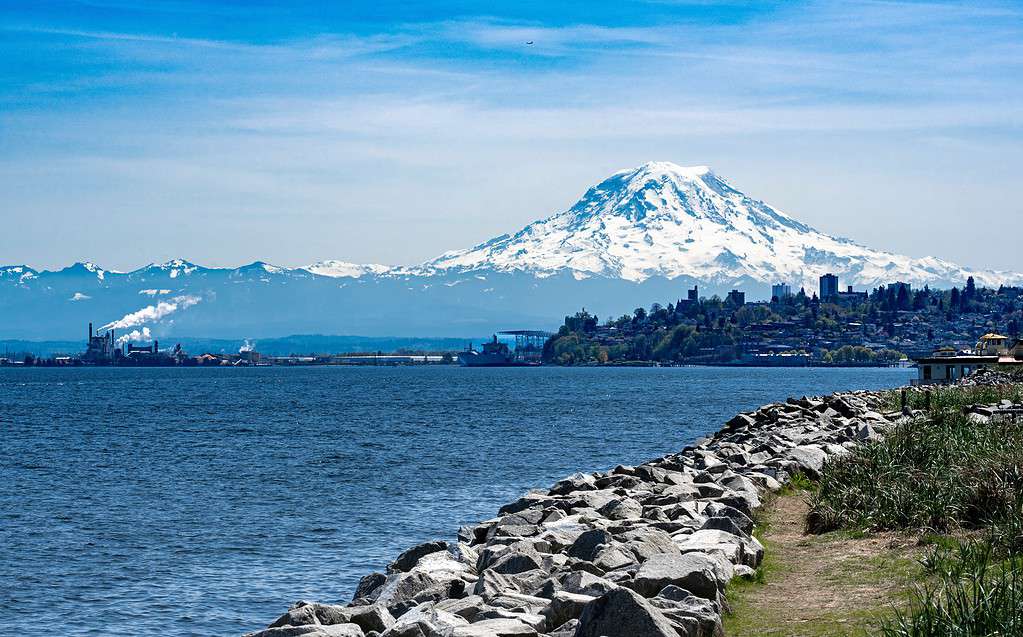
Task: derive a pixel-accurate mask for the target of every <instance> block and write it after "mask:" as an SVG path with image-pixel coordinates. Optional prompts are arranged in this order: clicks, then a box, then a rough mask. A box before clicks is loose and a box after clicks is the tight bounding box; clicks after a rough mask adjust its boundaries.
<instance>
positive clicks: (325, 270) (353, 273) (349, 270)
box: [302, 259, 393, 279]
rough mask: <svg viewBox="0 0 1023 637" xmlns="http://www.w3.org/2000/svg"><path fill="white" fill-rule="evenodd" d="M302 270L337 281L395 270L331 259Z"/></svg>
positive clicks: (386, 266) (371, 264)
mask: <svg viewBox="0 0 1023 637" xmlns="http://www.w3.org/2000/svg"><path fill="white" fill-rule="evenodd" d="M302 269H303V270H305V271H306V272H312V273H313V274H318V275H320V276H329V277H332V278H335V279H340V278H350V279H358V278H359V277H361V276H365V275H367V274H369V275H373V274H384V273H386V272H389V271H390V270H392V269H393V268H392V267H391V266H388V265H380V264H378V263H369V264H365V265H360V264H358V263H349V262H348V261H336V260H333V259H330V260H327V261H320V262H318V263H314V264H312V265H307V266H305V267H304V268H302Z"/></svg>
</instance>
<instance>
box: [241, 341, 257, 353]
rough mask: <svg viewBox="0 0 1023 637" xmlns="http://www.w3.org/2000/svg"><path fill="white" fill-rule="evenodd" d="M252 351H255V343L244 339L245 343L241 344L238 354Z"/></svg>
mask: <svg viewBox="0 0 1023 637" xmlns="http://www.w3.org/2000/svg"><path fill="white" fill-rule="evenodd" d="M254 349H256V343H255V342H253V341H250V340H249V339H245V343H243V344H242V346H241V347H239V348H238V353H239V354H244V353H245V352H251V351H253V350H254Z"/></svg>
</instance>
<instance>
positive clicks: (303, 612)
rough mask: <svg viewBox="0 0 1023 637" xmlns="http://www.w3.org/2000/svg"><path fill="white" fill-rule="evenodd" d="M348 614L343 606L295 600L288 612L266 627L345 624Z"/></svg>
mask: <svg viewBox="0 0 1023 637" xmlns="http://www.w3.org/2000/svg"><path fill="white" fill-rule="evenodd" d="M350 615H351V613H350V611H349V609H348V608H346V607H344V606H337V605H332V604H316V603H313V604H310V603H307V602H296V603H295V604H293V605H292V606H291V608H289V609H288V612H286V613H284V614H283V615H281V616H280V617H278V618H277V619H276V620H274V622H273V623H271V624H270V626H268V628H279V627H281V626H309V625H320V624H325V625H331V624H347V623H348V622H349V616H350Z"/></svg>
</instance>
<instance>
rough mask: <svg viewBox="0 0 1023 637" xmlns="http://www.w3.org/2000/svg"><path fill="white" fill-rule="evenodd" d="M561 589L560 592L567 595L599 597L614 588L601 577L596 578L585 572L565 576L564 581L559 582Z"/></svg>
mask: <svg viewBox="0 0 1023 637" xmlns="http://www.w3.org/2000/svg"><path fill="white" fill-rule="evenodd" d="M561 587H562V590H564V591H567V592H569V593H576V594H578V595H590V596H592V597H600V596H601V595H603V594H604V593H606V592H608V591H609V590H611V589H613V588H615V587H616V586H615V584H612V583H611V582H609V581H607V580H606V579H604V578H603V577H597V576H596V575H593V574H591V573H587V572H586V571H574V572H572V573H569V574H568V575H566V576H565V579H563V580H562V582H561Z"/></svg>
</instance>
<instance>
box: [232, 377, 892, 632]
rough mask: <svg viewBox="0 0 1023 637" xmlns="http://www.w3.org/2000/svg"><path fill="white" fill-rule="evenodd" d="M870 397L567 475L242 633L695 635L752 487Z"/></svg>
mask: <svg viewBox="0 0 1023 637" xmlns="http://www.w3.org/2000/svg"><path fill="white" fill-rule="evenodd" d="M884 407H885V395H884V392H847V393H840V394H833V395H830V396H826V397H812V398H807V397H803V398H799V399H789V400H788V401H786V402H784V403H773V404H769V405H765V406H763V407H761V408H759V409H757V410H756V411H753V412H749V413H743V414H739V415H737V416H735V417H734V418H732V419H731V420H729V421H728V422H727V423H726V424H725V425H724V427H723V428H722V429H721V430H720V431H718V432H717V433H716V434H715V435H713V436H712V437H710V438H707V439H705V440H702V441H699V442H697V443H696V444H694V445H692V446H689V447H686V448H685V449H684V450H683V451H681V452H680V453H677V454H672V455H669V456H665V457H662V458H659V459H657V460H653V461H650V462H646V463H643V464H641V465H638V466H634V467H632V466H618V467H615V468H614V469H612V470H610V471H607V472H600V473H591V474H576V475H573V476H570V477H568V478H565V479H564V480H561V481H559V482H557V483H556V484H555V485H554V486H553V487H552V488H550V489H549V490H546V491H533V492H530V493H529V494H527V495H525V496H524V497H522V498H520V499H519V500H516V501H515V502H512V503H509V504H507V505H505V506H504V507H502V508H501V510H500V511H499V512H498V515H497V517H495V518H493V519H490V520H487V521H484V522H481V523H479V524H477V525H475V526H473V527H463V528H462V529H460V530H459V532H458V535H457V540H454V541H450V542H449V541H435V542H428V543H425V544H420V545H418V546H415V547H412V548H410V549H409V550H407V551H405V552H404V553H402V554H401V555H399V556H398V557H397V558H396V559H395V560H394V561H393V562H392V563H391V564H390V565H389V566H388V567H387V572H386V573H372V574H370V575H367V576H365V577H364V578H362V580H361V581H360V583H359V586H358V588H357V590H356V592H355V596H354V599H353V600H352V601H351V602H350V603H348V604H322V603H308V602H298V603H296V604H294V605H293V606H292V607H291V608H290V609H289V610H288V611H287V612H286V613H285V614H284V615H282V616H281V617H279V618H278V619H277V620H276V621H274V622H273V623H272V624H270V626H269V627H268V628H266V629H264V630H261V631H258V632H255V633H250V634H249V635H248V636H247V637H293V636H299V635H305V636H308V637H376V636H380V637H512V636H530V637H535V636H538V635H549V636H551V637H572V636H575V637H598V636H600V635H604V636H607V637H678V636H682V637H705V636H706V637H710V636H717V635H721V634H722V628H721V615H722V612H724V609H725V605H726V603H727V600H726V599H725V596H724V592H725V587H726V585H727V584H728V583H729V582H730V581H731V580H732V579H733V578H735V577H752V576H753V575H754V573H755V569H756V568H757V567H758V566H759V565H760V562H761V560H762V559H763V554H764V549H763V547H762V546H761V545H760V543H759V542H758V541H757V539H756V538H755V537H754V536H753V531H754V527H755V524H754V518H755V515H754V514H755V511H756V510H757V509H758V508H759V507H760V506H761V499H762V497H763V496H764V494H765V493H766V492H773V491H777V490H779V489H781V488H782V487H783V485H785V484H786V483H787V482H788V481H789V479H790V478H791V476H793V475H795V474H797V473H801V474H805V475H807V476H809V477H811V478H813V477H816V476H817V475H818V474H819V472H820V471H821V469H822V468H823V466H824V465H825V463H826V462H828V461H829V459H831V458H835V457H838V456H841V455H843V454H846V453H848V452H849V449H850V448H851V447H852V446H853V445H855V444H857V443H858V442H860V441H865V440H871V439H874V438H877V437H878V436H883V435H884V432H885V431H886V430H887V429H888V428H890V427H892V426H893V425H894V424H895V422H896V421H897V420H898V419H899V418H900V417H901V414H900V413H899V412H894V413H884V412H883V409H884Z"/></svg>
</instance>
